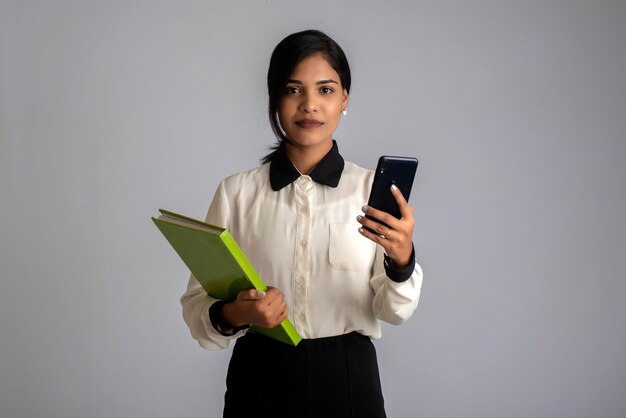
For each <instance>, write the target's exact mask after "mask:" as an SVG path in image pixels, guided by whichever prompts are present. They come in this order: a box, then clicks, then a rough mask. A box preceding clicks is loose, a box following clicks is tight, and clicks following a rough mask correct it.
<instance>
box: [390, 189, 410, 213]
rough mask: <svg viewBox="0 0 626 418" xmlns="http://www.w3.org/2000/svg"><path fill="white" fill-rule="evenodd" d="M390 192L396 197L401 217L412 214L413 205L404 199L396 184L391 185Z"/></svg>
mask: <svg viewBox="0 0 626 418" xmlns="http://www.w3.org/2000/svg"><path fill="white" fill-rule="evenodd" d="M391 194H392V195H393V197H394V198H395V199H396V202H397V203H398V207H399V208H400V213H401V214H402V218H404V217H406V216H413V207H412V206H411V205H409V202H407V201H406V199H405V198H404V195H403V194H402V192H401V191H400V189H398V186H396V185H395V184H392V185H391Z"/></svg>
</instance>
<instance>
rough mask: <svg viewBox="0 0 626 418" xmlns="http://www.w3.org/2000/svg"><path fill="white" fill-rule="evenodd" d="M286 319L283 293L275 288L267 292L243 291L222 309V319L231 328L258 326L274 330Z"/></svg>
mask: <svg viewBox="0 0 626 418" xmlns="http://www.w3.org/2000/svg"><path fill="white" fill-rule="evenodd" d="M285 318H287V303H286V302H285V297H284V296H283V293H282V292H281V291H280V290H278V289H276V288H275V287H270V288H268V290H267V292H262V291H257V290H255V289H250V290H243V291H241V292H239V294H238V295H237V299H235V300H234V301H232V302H228V303H226V304H225V305H224V307H223V308H222V319H223V320H224V322H226V323H227V324H228V325H231V326H232V327H233V328H235V327H241V326H244V325H258V326H260V327H264V328H274V327H275V326H277V325H278V324H280V323H281V322H283V320H284V319H285Z"/></svg>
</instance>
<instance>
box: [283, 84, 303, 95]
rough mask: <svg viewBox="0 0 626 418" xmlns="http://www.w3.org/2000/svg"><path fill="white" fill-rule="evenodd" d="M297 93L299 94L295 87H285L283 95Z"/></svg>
mask: <svg viewBox="0 0 626 418" xmlns="http://www.w3.org/2000/svg"><path fill="white" fill-rule="evenodd" d="M298 93H300V89H299V88H298V87H296V86H287V87H285V94H298Z"/></svg>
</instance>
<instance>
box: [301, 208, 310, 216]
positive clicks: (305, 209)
mask: <svg viewBox="0 0 626 418" xmlns="http://www.w3.org/2000/svg"><path fill="white" fill-rule="evenodd" d="M308 211H309V208H307V207H306V206H302V207H301V208H300V213H304V214H306V213H307V212H308Z"/></svg>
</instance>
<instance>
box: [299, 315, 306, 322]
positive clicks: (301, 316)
mask: <svg viewBox="0 0 626 418" xmlns="http://www.w3.org/2000/svg"><path fill="white" fill-rule="evenodd" d="M298 319H299V320H300V321H304V320H305V319H306V316H304V314H303V313H301V314H300V315H298Z"/></svg>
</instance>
